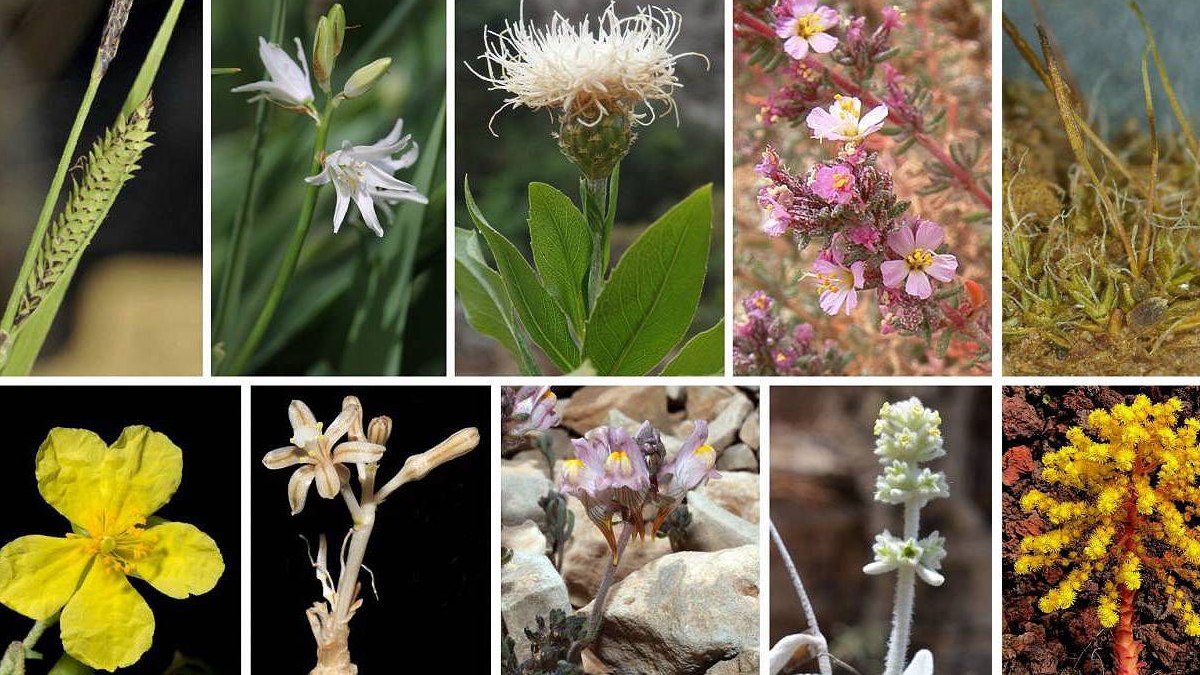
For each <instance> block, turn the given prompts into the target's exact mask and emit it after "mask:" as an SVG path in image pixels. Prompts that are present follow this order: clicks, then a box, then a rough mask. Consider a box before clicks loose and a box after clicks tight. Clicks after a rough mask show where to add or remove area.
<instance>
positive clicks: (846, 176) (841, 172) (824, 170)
mask: <svg viewBox="0 0 1200 675" xmlns="http://www.w3.org/2000/svg"><path fill="white" fill-rule="evenodd" d="M810 187H811V188H812V191H813V192H815V193H817V195H818V196H819V197H821V199H824V200H825V201H827V202H830V203H833V204H845V203H847V202H849V201H850V199H851V198H852V197H854V174H853V173H851V171H850V167H848V166H846V165H844V164H834V165H833V166H821V167H819V168H818V169H817V173H816V174H815V175H814V176H813V180H812V184H811V185H810Z"/></svg>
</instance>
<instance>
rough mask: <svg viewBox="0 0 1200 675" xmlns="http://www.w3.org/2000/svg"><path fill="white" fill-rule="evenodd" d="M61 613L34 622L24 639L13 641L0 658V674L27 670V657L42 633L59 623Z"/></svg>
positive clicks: (18, 673) (15, 673) (12, 674)
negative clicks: (0, 658)
mask: <svg viewBox="0 0 1200 675" xmlns="http://www.w3.org/2000/svg"><path fill="white" fill-rule="evenodd" d="M59 614H60V612H55V613H54V614H53V615H51V616H50V617H49V618H46V619H42V620H41V621H38V622H36V623H34V624H33V627H32V628H30V629H29V633H28V634H27V635H26V636H25V639H24V640H21V641H20V642H13V643H11V645H10V646H9V647H8V649H7V650H6V651H5V652H4V655H3V659H2V660H0V675H20V674H21V673H24V672H25V659H26V658H29V655H30V654H31V653H32V652H33V648H34V647H35V646H36V645H37V641H38V640H39V639H41V637H42V633H45V632H46V629H48V628H50V627H51V626H53V625H54V624H56V623H58V617H59Z"/></svg>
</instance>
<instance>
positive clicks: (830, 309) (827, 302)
mask: <svg viewBox="0 0 1200 675" xmlns="http://www.w3.org/2000/svg"><path fill="white" fill-rule="evenodd" d="M845 301H846V291H825V292H824V293H822V294H821V309H823V310H825V313H826V314H828V315H829V316H837V313H838V311H839V310H841V308H842V303H844V302H845Z"/></svg>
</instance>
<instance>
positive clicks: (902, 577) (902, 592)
mask: <svg viewBox="0 0 1200 675" xmlns="http://www.w3.org/2000/svg"><path fill="white" fill-rule="evenodd" d="M920 530H921V509H919V508H917V506H916V505H914V504H913V503H912V502H908V503H906V504H905V505H904V538H905V539H916V538H917V537H918V535H919V534H920ZM916 590H917V570H916V568H915V567H913V566H911V565H901V566H900V568H899V569H898V570H897V574H896V598H895V600H894V602H893V606H892V634H891V636H890V637H889V638H888V652H887V661H886V662H885V665H884V669H883V675H901V674H902V673H903V672H904V666H905V660H906V658H907V656H908V641H909V637H910V634H911V632H912V616H913V596H915V595H916Z"/></svg>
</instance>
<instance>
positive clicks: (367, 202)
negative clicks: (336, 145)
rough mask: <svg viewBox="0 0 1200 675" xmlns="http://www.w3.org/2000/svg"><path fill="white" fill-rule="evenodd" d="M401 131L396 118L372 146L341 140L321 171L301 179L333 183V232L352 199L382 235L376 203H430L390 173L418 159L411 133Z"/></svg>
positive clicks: (337, 227)
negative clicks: (334, 200)
mask: <svg viewBox="0 0 1200 675" xmlns="http://www.w3.org/2000/svg"><path fill="white" fill-rule="evenodd" d="M403 130H404V120H402V119H401V120H396V126H394V127H392V131H391V132H390V133H388V135H387V136H384V137H383V138H381V139H379V141H377V142H376V143H374V144H373V145H354V146H352V145H350V141H342V149H341V150H337V151H335V152H331V153H329V154H328V155H326V156H325V160H324V161H323V162H322V166H323V168H322V169H321V173H319V174H317V175H315V176H309V177H308V178H305V179H304V181H305V182H306V183H308V184H309V185H325V184H326V183H330V182H332V183H333V189H334V190H335V191H337V206H336V207H335V208H334V213H333V232H334V233H335V234H336V233H337V231H338V230H339V229H341V227H342V222H343V221H345V219H346V212H347V210H349V208H350V201H351V200H354V203H355V205H356V206H358V211H359V213H361V214H362V218H363V222H365V223H366V224H367V227H369V228H371V231H372V232H374V233H375V234H377V235H379V236H381V237H382V236H383V227H382V226H380V224H379V217H378V216H377V215H376V214H375V205H376V204H384V205H392V204H395V203H396V202H399V201H409V202H417V203H418V204H428V203H429V200H428V199H427V198H426V197H425V195H423V194H421V193H420V192H417V188H416V187H415V186H413V185H412V184H411V183H405V182H404V181H402V180H399V179H397V178H395V177H393V175H392V174H394V173H396V172H397V171H399V170H400V169H405V168H408V167H410V166H412V165H413V163H414V162H416V161H417V153H418V148H417V144H416V142H414V141H413V140H412V136H411V135H410V136H403V137H402V136H401V135H400V134H401V132H402V131H403Z"/></svg>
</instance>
